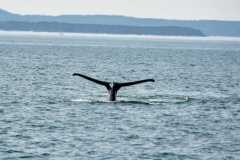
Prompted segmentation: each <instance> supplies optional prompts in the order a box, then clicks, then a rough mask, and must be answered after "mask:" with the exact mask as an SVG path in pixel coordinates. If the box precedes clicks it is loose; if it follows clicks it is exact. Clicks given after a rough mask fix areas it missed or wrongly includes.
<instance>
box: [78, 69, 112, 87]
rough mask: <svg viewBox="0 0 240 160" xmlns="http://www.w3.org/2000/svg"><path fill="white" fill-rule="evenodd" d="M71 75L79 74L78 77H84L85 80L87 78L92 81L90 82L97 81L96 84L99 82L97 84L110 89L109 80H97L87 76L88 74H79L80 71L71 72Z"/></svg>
mask: <svg viewBox="0 0 240 160" xmlns="http://www.w3.org/2000/svg"><path fill="white" fill-rule="evenodd" d="M73 76H80V77H82V78H85V79H87V80H89V81H92V82H94V83H97V84H99V85H103V86H105V87H106V88H107V90H110V89H111V87H110V82H106V81H100V80H97V79H94V78H91V77H88V76H86V75H83V74H80V73H73Z"/></svg>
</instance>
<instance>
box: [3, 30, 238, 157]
mask: <svg viewBox="0 0 240 160" xmlns="http://www.w3.org/2000/svg"><path fill="white" fill-rule="evenodd" d="M74 72H78V73H82V74H86V75H89V76H92V77H95V78H98V79H100V80H105V81H117V82H126V81H134V80H140V79H145V78H154V79H155V80H156V82H155V83H144V84H139V85H136V86H132V87H127V88H122V89H121V90H120V91H119V92H118V97H117V98H118V101H116V102H108V101H107V91H106V89H105V88H104V87H102V86H98V85H96V84H95V83H92V82H89V81H87V80H85V79H82V78H80V77H73V76H72V73H74ZM0 159H1V160H11V159H34V160H38V159H42V160H46V159H51V160H68V159H69V160H75V159H83V160H85V159H102V160H103V159H117V160H123V159H134V160H135V159H161V160H179V159H180V160H223V159H224V160H238V159H240V39H238V38H221V37H205V38H197V37H192V38H187V37H155V36H119V35H117V36H113V35H94V34H64V33H59V34H50V33H41V34H36V33H18V32H15V33H13V32H11V33H7V32H1V33H0Z"/></svg>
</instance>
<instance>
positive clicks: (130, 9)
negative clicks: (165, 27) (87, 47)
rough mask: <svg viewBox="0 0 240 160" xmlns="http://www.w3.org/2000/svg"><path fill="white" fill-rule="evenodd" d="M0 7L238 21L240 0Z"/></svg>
mask: <svg viewBox="0 0 240 160" xmlns="http://www.w3.org/2000/svg"><path fill="white" fill-rule="evenodd" d="M0 8H2V9H6V10H8V11H11V12H15V13H20V14H44V15H61V14H107V15H126V16H134V17H150V18H170V19H218V20H219V19H220V20H240V0H0Z"/></svg>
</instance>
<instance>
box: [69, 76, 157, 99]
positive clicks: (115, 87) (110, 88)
mask: <svg viewBox="0 0 240 160" xmlns="http://www.w3.org/2000/svg"><path fill="white" fill-rule="evenodd" d="M73 76H80V77H82V78H85V79H87V80H89V81H92V82H94V83H97V84H99V85H103V86H105V87H106V88H107V90H108V93H109V101H115V100H116V95H117V91H118V90H119V89H120V88H121V87H127V86H132V85H136V84H140V83H145V82H155V80H154V79H143V80H139V81H132V82H126V83H118V82H112V83H110V82H106V81H100V80H97V79H95V78H91V77H88V76H86V75H83V74H80V73H73ZM110 84H112V86H111V85H110Z"/></svg>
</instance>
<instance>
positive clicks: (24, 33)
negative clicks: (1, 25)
mask: <svg viewBox="0 0 240 160" xmlns="http://www.w3.org/2000/svg"><path fill="white" fill-rule="evenodd" d="M0 35H6V36H43V37H45V36H46V37H60V38H65V37H66V38H68V37H98V38H139V39H163V40H164V39H165V40H191V41H192V40H198V41H205V40H208V41H240V37H228V36H205V37H202V36H161V35H136V34H103V33H69V32H36V31H17V30H15V31H5V30H1V29H0Z"/></svg>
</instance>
